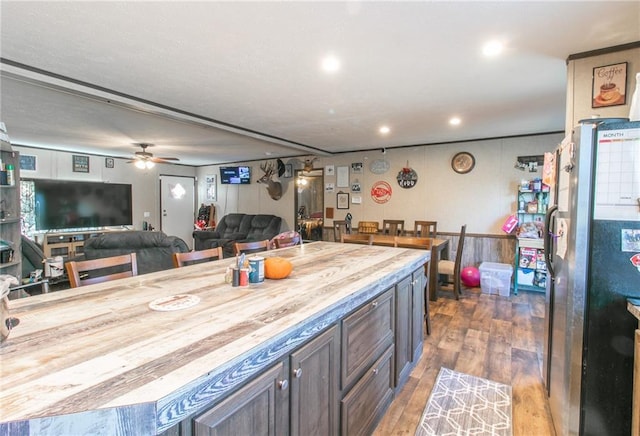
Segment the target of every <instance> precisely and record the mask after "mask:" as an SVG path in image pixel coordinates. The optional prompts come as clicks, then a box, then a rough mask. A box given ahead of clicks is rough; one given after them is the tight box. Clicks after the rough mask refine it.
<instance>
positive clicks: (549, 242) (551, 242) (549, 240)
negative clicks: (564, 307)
mask: <svg viewBox="0 0 640 436" xmlns="http://www.w3.org/2000/svg"><path fill="white" fill-rule="evenodd" d="M557 211H558V206H556V205H553V206H550V207H549V209H548V210H547V214H546V215H545V217H544V229H545V230H544V260H545V262H546V263H547V270H548V271H549V277H551V280H554V278H555V275H556V274H555V271H554V270H553V263H552V259H553V249H554V246H555V235H554V234H553V232H552V231H551V230H552V229H551V221H552V220H553V215H554V214H555V213H556V212H557Z"/></svg>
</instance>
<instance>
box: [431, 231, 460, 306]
mask: <svg viewBox="0 0 640 436" xmlns="http://www.w3.org/2000/svg"><path fill="white" fill-rule="evenodd" d="M466 232H467V225H466V224H465V225H463V226H462V227H461V228H460V236H459V238H458V248H457V249H456V260H455V261H453V260H440V261H438V275H440V276H446V277H447V279H446V281H445V282H444V283H445V284H447V285H451V286H452V287H453V289H452V290H453V294H454V295H455V297H456V300H458V299H459V298H460V295H461V293H462V287H461V283H460V282H461V280H460V264H461V263H462V250H463V248H464V237H465V234H466Z"/></svg>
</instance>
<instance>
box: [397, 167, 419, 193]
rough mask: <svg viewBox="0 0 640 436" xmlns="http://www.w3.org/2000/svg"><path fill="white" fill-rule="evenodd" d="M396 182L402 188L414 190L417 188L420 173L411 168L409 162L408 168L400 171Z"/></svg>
mask: <svg viewBox="0 0 640 436" xmlns="http://www.w3.org/2000/svg"><path fill="white" fill-rule="evenodd" d="M396 180H397V181H398V185H400V187H401V188H405V189H409V188H413V187H414V186H416V183H418V173H416V170H414V169H413V168H411V167H409V162H407V166H406V167H404V168H402V169H401V170H400V172H399V173H398V175H397V176H396Z"/></svg>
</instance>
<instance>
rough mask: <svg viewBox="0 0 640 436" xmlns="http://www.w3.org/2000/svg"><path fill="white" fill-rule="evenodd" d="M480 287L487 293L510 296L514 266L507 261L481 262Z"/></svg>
mask: <svg viewBox="0 0 640 436" xmlns="http://www.w3.org/2000/svg"><path fill="white" fill-rule="evenodd" d="M479 270H480V288H481V289H482V292H483V293H485V294H499V295H501V296H503V297H508V296H509V294H510V293H511V275H512V274H513V267H512V266H511V265H508V264H506V263H493V262H482V263H481V264H480V268H479Z"/></svg>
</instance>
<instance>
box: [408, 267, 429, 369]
mask: <svg viewBox="0 0 640 436" xmlns="http://www.w3.org/2000/svg"><path fill="white" fill-rule="evenodd" d="M411 283H412V293H413V305H412V309H413V316H412V317H411V328H412V334H411V345H412V348H413V352H412V356H411V361H412V362H417V361H418V359H419V358H420V356H421V355H422V343H423V341H424V328H425V316H426V315H427V314H426V313H424V311H425V310H427V308H426V307H425V286H426V284H427V282H426V280H425V276H424V268H420V269H418V270H416V271H414V272H413V274H412V275H411ZM427 304H428V303H427Z"/></svg>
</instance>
